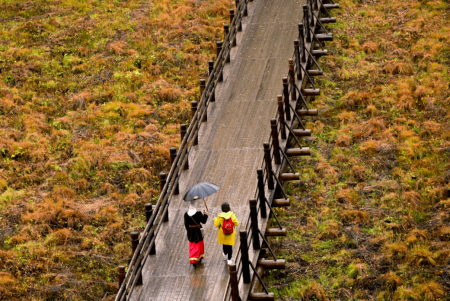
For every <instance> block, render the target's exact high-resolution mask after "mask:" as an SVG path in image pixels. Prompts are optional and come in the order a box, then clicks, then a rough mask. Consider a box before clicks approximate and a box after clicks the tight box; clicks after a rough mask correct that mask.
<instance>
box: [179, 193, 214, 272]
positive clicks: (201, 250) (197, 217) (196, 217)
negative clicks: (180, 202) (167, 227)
mask: <svg viewBox="0 0 450 301" xmlns="http://www.w3.org/2000/svg"><path fill="white" fill-rule="evenodd" d="M197 199H198V196H196V197H194V199H193V200H192V201H190V204H189V210H188V211H187V212H186V213H185V214H184V227H185V228H186V231H187V239H188V240H189V262H190V263H191V264H192V265H193V266H194V268H195V267H196V266H197V263H201V262H202V259H203V258H205V244H204V242H203V228H202V225H201V224H204V223H206V221H207V219H208V215H207V214H206V213H207V212H206V210H205V211H203V213H202V212H200V211H197V208H196V200H197Z"/></svg>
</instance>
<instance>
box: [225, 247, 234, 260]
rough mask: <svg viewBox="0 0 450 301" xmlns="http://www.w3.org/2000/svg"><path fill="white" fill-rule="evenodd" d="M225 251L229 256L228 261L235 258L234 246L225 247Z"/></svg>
mask: <svg viewBox="0 0 450 301" xmlns="http://www.w3.org/2000/svg"><path fill="white" fill-rule="evenodd" d="M223 250H224V252H223V253H224V254H226V255H228V257H227V259H228V260H231V257H232V256H233V246H229V245H223Z"/></svg>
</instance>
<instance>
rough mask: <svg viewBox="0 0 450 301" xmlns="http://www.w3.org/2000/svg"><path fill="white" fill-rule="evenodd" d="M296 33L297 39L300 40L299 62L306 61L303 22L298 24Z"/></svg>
mask: <svg viewBox="0 0 450 301" xmlns="http://www.w3.org/2000/svg"><path fill="white" fill-rule="evenodd" d="M298 33H299V37H298V38H299V40H300V58H301V62H302V63H305V62H306V50H305V32H304V31H303V24H301V23H300V24H298Z"/></svg>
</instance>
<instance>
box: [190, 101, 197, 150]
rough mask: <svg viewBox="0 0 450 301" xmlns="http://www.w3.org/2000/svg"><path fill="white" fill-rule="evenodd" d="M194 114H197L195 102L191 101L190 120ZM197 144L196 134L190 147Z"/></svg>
mask: <svg viewBox="0 0 450 301" xmlns="http://www.w3.org/2000/svg"><path fill="white" fill-rule="evenodd" d="M195 112H197V102H196V101H192V102H191V118H194V115H195ZM197 144H198V135H197V133H195V134H194V141H193V142H192V145H197Z"/></svg>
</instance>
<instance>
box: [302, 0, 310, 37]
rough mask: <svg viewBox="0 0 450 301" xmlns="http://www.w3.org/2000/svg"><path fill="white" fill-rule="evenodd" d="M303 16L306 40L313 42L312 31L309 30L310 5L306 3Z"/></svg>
mask: <svg viewBox="0 0 450 301" xmlns="http://www.w3.org/2000/svg"><path fill="white" fill-rule="evenodd" d="M303 16H305V24H303V25H304V26H305V29H306V42H307V43H311V32H310V31H309V14H308V7H307V5H306V4H304V5H303Z"/></svg>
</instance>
